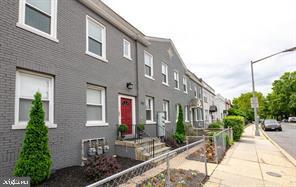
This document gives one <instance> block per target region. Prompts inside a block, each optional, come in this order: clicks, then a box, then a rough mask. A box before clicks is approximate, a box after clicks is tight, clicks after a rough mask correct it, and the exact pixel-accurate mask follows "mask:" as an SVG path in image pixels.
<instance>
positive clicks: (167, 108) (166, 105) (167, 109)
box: [162, 99, 170, 121]
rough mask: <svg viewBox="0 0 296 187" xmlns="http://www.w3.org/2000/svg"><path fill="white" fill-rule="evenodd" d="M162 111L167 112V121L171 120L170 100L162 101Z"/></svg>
mask: <svg viewBox="0 0 296 187" xmlns="http://www.w3.org/2000/svg"><path fill="white" fill-rule="evenodd" d="M162 110H163V111H164V112H166V119H165V121H169V120H170V115H169V114H170V101H168V100H165V99H164V100H162Z"/></svg>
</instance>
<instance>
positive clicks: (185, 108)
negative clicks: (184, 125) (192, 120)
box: [184, 105, 189, 122]
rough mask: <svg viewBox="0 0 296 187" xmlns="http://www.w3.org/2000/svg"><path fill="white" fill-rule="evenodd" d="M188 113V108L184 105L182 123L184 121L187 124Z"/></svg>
mask: <svg viewBox="0 0 296 187" xmlns="http://www.w3.org/2000/svg"><path fill="white" fill-rule="evenodd" d="M188 112H189V107H188V105H185V107H184V116H185V119H184V121H185V122H189V119H188Z"/></svg>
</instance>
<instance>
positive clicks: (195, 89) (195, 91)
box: [194, 86, 198, 99]
mask: <svg viewBox="0 0 296 187" xmlns="http://www.w3.org/2000/svg"><path fill="white" fill-rule="evenodd" d="M197 96H198V93H197V87H196V86H194V97H195V98H196V99H197Z"/></svg>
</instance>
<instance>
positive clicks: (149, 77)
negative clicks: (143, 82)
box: [145, 75, 155, 81]
mask: <svg viewBox="0 0 296 187" xmlns="http://www.w3.org/2000/svg"><path fill="white" fill-rule="evenodd" d="M145 77H146V78H148V79H151V80H153V81H155V79H154V78H153V77H151V76H148V75H145Z"/></svg>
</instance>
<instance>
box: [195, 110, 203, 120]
mask: <svg viewBox="0 0 296 187" xmlns="http://www.w3.org/2000/svg"><path fill="white" fill-rule="evenodd" d="M196 114H197V116H196V119H197V121H202V120H203V117H202V109H201V108H197V112H196Z"/></svg>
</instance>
